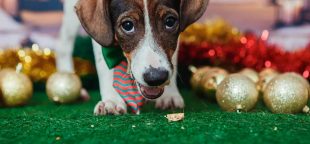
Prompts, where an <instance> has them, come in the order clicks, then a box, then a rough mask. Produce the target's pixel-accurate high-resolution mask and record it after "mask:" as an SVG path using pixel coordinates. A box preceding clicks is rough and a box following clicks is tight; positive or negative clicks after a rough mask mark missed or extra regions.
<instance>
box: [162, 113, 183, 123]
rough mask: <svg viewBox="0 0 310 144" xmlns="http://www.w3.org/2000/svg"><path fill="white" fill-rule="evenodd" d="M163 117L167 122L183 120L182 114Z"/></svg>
mask: <svg viewBox="0 0 310 144" xmlns="http://www.w3.org/2000/svg"><path fill="white" fill-rule="evenodd" d="M165 117H166V118H167V119H168V121H169V122H177V121H181V120H183V119H184V113H175V114H167V115H166V116H165Z"/></svg>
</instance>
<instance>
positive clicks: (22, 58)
mask: <svg viewBox="0 0 310 144" xmlns="http://www.w3.org/2000/svg"><path fill="white" fill-rule="evenodd" d="M18 63H21V64H22V65H23V69H22V70H21V71H22V72H23V73H25V74H27V75H28V76H29V77H30V78H31V80H32V81H34V82H38V81H46V80H47V78H48V77H49V76H50V75H51V74H53V73H54V72H56V64H55V53H54V52H53V51H51V50H50V49H48V48H40V47H39V46H38V45H37V44H34V45H33V46H32V47H31V48H18V49H6V50H0V67H1V68H15V66H16V65H17V64H18ZM74 66H75V71H76V73H77V74H78V75H79V76H84V75H88V74H94V73H96V71H95V68H94V66H93V65H92V64H91V62H89V61H87V60H84V59H81V58H74Z"/></svg>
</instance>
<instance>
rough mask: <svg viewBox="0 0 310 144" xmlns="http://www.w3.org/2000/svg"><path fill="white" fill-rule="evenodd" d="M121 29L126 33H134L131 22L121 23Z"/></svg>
mask: <svg viewBox="0 0 310 144" xmlns="http://www.w3.org/2000/svg"><path fill="white" fill-rule="evenodd" d="M122 28H123V30H124V31H125V32H126V33H132V32H134V31H135V27H134V24H133V22H131V21H125V22H123V23H122Z"/></svg>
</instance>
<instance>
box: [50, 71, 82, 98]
mask: <svg viewBox="0 0 310 144" xmlns="http://www.w3.org/2000/svg"><path fill="white" fill-rule="evenodd" d="M81 88H82V83H81V80H80V78H79V77H78V76H77V75H75V74H72V73H65V72H57V73H54V74H53V75H51V76H50V77H49V79H48V80H47V83H46V92H47V95H48V97H49V99H50V100H52V101H54V102H56V103H71V102H74V101H76V100H77V99H78V98H79V96H80V92H81Z"/></svg>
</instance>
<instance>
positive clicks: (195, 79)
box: [190, 66, 211, 91]
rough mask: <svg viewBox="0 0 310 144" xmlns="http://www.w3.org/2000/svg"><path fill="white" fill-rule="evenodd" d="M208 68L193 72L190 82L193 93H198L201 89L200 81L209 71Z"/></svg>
mask: <svg viewBox="0 0 310 144" xmlns="http://www.w3.org/2000/svg"><path fill="white" fill-rule="evenodd" d="M210 69H211V68H210V67H207V66H206V67H202V68H199V69H197V70H195V71H193V76H192V78H191V80H190V83H191V86H192V88H193V89H194V90H195V91H199V90H201V89H202V87H201V80H202V78H203V77H204V76H205V74H206V73H207V71H208V70H210Z"/></svg>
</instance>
